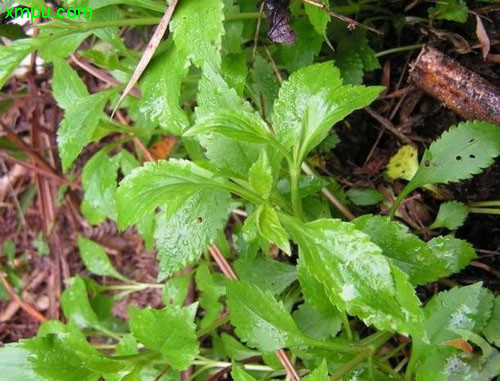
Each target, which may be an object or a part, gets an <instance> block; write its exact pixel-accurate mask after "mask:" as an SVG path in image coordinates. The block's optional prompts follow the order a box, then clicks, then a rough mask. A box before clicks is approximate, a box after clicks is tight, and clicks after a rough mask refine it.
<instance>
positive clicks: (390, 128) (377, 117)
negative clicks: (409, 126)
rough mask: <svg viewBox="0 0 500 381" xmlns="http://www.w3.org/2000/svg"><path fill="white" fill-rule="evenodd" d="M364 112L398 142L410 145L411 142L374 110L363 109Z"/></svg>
mask: <svg viewBox="0 0 500 381" xmlns="http://www.w3.org/2000/svg"><path fill="white" fill-rule="evenodd" d="M365 111H366V112H367V113H368V114H370V116H371V117H372V118H373V119H375V120H377V121H378V122H379V123H380V124H381V125H382V127H384V128H385V129H386V130H387V131H389V132H390V133H391V134H393V135H394V136H396V137H397V138H398V139H399V140H401V141H402V142H403V143H405V144H411V143H412V141H411V140H410V139H408V138H407V137H406V136H405V135H403V134H402V133H401V132H400V131H399V130H398V129H397V128H396V127H394V124H392V122H391V121H390V120H389V119H387V118H384V117H383V116H382V115H380V114H378V113H377V112H375V110H373V109H371V108H370V107H365Z"/></svg>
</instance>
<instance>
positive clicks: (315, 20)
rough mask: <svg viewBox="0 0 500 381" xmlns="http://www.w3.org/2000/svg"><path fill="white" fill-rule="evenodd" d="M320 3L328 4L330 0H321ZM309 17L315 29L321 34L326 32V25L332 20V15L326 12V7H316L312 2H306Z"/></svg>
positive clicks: (305, 6)
mask: <svg viewBox="0 0 500 381" xmlns="http://www.w3.org/2000/svg"><path fill="white" fill-rule="evenodd" d="M318 3H321V4H323V5H326V6H328V3H329V2H328V0H319V1H318ZM304 8H305V11H306V15H307V17H309V21H310V22H311V24H312V25H313V26H314V30H315V31H316V32H317V33H318V34H319V35H321V36H323V35H324V34H325V31H326V26H327V25H328V23H329V22H330V18H331V17H330V15H329V14H328V12H325V11H324V9H321V8H319V7H315V6H314V5H311V4H307V3H305V4H304Z"/></svg>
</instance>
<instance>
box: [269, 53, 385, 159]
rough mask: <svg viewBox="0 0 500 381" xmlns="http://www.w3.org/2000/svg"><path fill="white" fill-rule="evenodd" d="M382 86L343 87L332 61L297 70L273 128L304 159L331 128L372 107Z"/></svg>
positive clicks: (282, 93)
mask: <svg viewBox="0 0 500 381" xmlns="http://www.w3.org/2000/svg"><path fill="white" fill-rule="evenodd" d="M381 90H382V89H381V88H380V87H364V86H349V85H347V86H345V85H342V79H341V78H340V71H339V70H338V69H337V68H336V67H335V66H334V65H333V63H332V62H324V63H321V64H315V65H310V66H307V67H304V68H302V69H299V70H297V71H296V72H294V73H293V74H292V75H290V78H289V79H288V81H286V82H285V83H283V85H282V86H281V89H280V92H279V97H278V99H277V100H276V102H275V104H274V115H273V127H274V130H275V131H276V138H277V140H278V141H279V142H280V143H281V144H282V145H283V146H285V147H287V148H291V147H292V146H295V147H296V148H295V150H296V151H297V152H298V153H297V155H296V156H297V157H296V159H297V160H301V159H302V158H304V157H305V155H306V154H307V153H309V152H310V151H311V150H312V149H313V148H314V147H315V146H317V145H318V144H320V143H321V142H322V141H323V140H324V139H325V138H326V136H327V135H328V131H329V130H330V128H331V127H332V126H333V125H334V124H335V123H337V122H339V121H341V120H342V119H343V118H344V117H346V116H347V115H348V114H350V113H351V112H353V111H354V110H356V109H358V108H362V107H364V106H367V105H368V104H370V103H371V102H372V101H373V100H374V99H375V98H376V97H377V95H378V94H379V93H380V91H381Z"/></svg>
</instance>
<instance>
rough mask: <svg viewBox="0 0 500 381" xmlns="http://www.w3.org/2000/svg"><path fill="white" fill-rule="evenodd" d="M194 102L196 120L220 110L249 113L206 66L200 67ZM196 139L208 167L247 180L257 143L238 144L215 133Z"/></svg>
mask: <svg viewBox="0 0 500 381" xmlns="http://www.w3.org/2000/svg"><path fill="white" fill-rule="evenodd" d="M197 101H198V107H197V108H196V118H197V120H200V119H202V118H203V117H207V116H211V115H212V114H214V113H216V112H218V111H219V110H221V109H223V110H227V109H229V110H234V111H247V112H253V109H252V107H251V106H250V105H249V104H248V103H244V102H243V100H242V99H241V98H240V97H239V95H238V94H237V93H236V91H235V90H234V89H232V88H230V87H229V85H228V84H227V83H226V82H225V80H224V79H223V78H222V76H221V75H220V74H219V73H218V72H217V71H216V70H214V69H213V68H212V67H210V66H205V67H204V68H203V76H202V77H201V79H200V82H199V84H198V99H197ZM197 138H198V140H199V141H200V144H201V145H202V146H203V147H204V148H205V149H206V153H205V155H206V156H207V158H208V159H209V160H210V163H211V164H212V165H214V166H215V167H216V168H217V169H220V170H222V171H224V173H228V174H230V175H232V176H234V177H240V178H242V179H247V176H248V170H249V169H250V167H251V165H252V164H253V163H254V162H255V161H256V160H257V159H258V157H259V155H260V153H261V151H262V146H261V145H260V144H255V143H253V142H251V143H248V142H242V141H240V140H237V139H231V138H228V137H226V136H223V135H221V134H217V133H204V134H202V135H198V136H197Z"/></svg>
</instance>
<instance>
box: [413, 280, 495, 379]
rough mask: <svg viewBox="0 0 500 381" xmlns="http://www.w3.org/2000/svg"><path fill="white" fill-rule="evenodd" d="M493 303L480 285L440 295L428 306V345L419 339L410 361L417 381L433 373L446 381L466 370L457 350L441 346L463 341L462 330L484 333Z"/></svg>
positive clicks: (454, 289)
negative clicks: (484, 325) (451, 374)
mask: <svg viewBox="0 0 500 381" xmlns="http://www.w3.org/2000/svg"><path fill="white" fill-rule="evenodd" d="M492 304H493V303H492V298H491V294H489V292H488V291H487V290H486V289H484V288H482V283H481V282H478V283H475V284H473V285H470V286H466V287H460V288H458V287H455V288H452V289H451V290H449V291H443V292H440V293H439V294H437V295H435V296H434V297H433V298H432V299H431V300H430V301H429V302H428V303H427V305H426V306H425V308H424V313H425V323H424V325H425V330H426V333H427V338H428V339H429V344H427V343H424V342H422V341H421V340H418V339H417V340H416V341H415V343H414V348H413V353H412V358H411V362H412V363H414V369H417V370H418V371H417V380H420V381H423V380H424V379H425V378H423V376H424V375H426V374H427V375H429V372H431V371H434V372H435V373H436V376H435V378H436V379H437V380H439V381H446V380H448V378H446V376H449V375H450V373H459V372H460V371H463V370H464V369H463V368H462V366H463V365H464V364H463V362H462V361H461V359H460V357H459V356H457V350H456V349H455V348H451V347H442V346H441V345H442V344H443V342H446V341H450V340H455V339H461V338H462V336H463V335H462V334H460V333H459V332H460V331H470V332H478V331H479V330H481V329H482V327H481V325H482V324H483V321H484V314H485V313H486V311H491V309H492ZM466 339H467V338H466ZM459 360H460V361H459ZM446 364H449V365H451V364H455V367H446ZM433 377H434V376H433ZM474 380H476V379H475V378H474ZM488 380H489V379H488ZM471 381H472V379H471Z"/></svg>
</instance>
